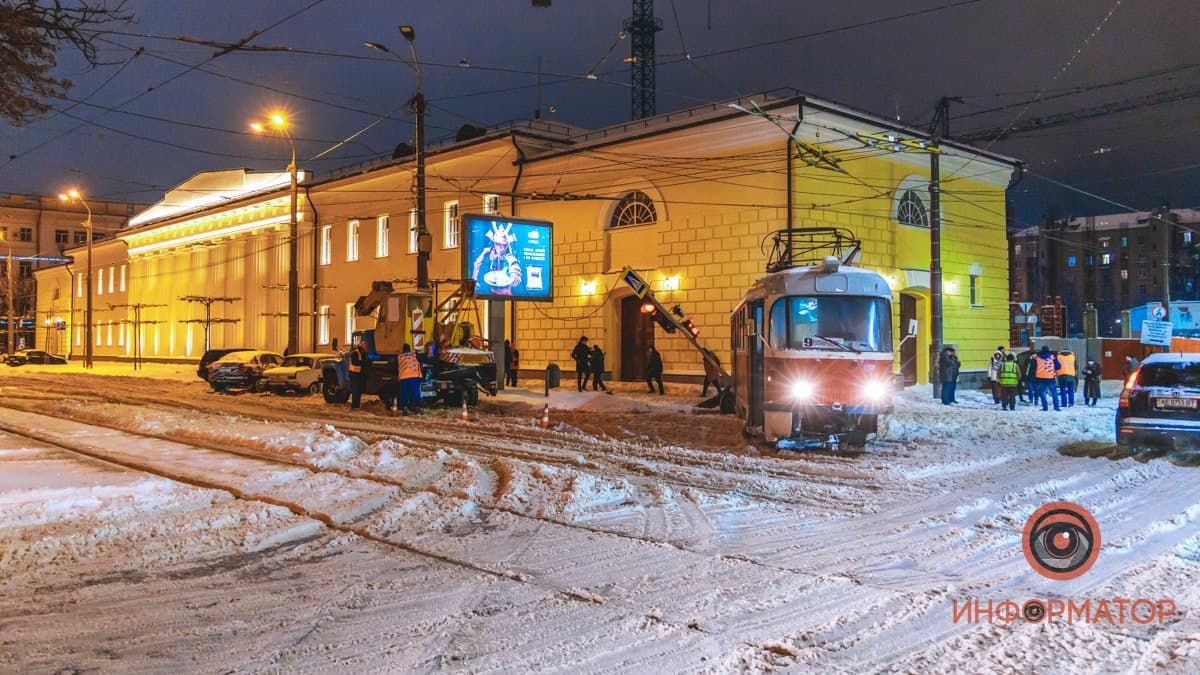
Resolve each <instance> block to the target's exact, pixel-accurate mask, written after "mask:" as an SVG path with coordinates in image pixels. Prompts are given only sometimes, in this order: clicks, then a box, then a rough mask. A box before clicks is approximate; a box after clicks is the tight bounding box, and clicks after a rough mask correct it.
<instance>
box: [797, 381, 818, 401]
mask: <svg viewBox="0 0 1200 675" xmlns="http://www.w3.org/2000/svg"><path fill="white" fill-rule="evenodd" d="M814 391H815V387H813V383H812V382H809V381H808V380H795V381H793V382H792V386H791V394H792V398H793V399H795V400H797V401H805V400H808V399H810V398H812V395H813V392H814Z"/></svg>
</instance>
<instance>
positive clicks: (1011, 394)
mask: <svg viewBox="0 0 1200 675" xmlns="http://www.w3.org/2000/svg"><path fill="white" fill-rule="evenodd" d="M1020 381H1021V372H1020V370H1019V369H1018V367H1017V357H1015V356H1013V355H1012V354H1006V355H1005V356H1004V360H1003V361H1001V362H1000V370H999V371H998V372H997V373H996V384H997V385H999V386H1000V409H1001V410H1016V409H1017V383H1019V382H1020Z"/></svg>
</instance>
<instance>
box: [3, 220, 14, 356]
mask: <svg viewBox="0 0 1200 675" xmlns="http://www.w3.org/2000/svg"><path fill="white" fill-rule="evenodd" d="M0 239H3V240H4V243H5V244H7V245H8V258H7V262H6V263H5V265H4V276H5V285H6V286H7V288H8V316H7V323H5V324H4V329H5V338H4V349H5V352H7V353H8V354H9V355H10V356H11V355H12V353H13V351H15V347H14V345H15V344H16V342H17V341H16V339H15V337H14V335H15V334H14V333H13V298H14V295H13V254H12V240H11V239H9V238H8V232H6V231H0Z"/></svg>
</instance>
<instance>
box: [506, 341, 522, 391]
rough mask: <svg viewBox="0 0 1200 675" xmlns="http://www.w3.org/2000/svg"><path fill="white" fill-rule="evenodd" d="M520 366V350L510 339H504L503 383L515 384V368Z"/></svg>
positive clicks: (513, 385)
mask: <svg viewBox="0 0 1200 675" xmlns="http://www.w3.org/2000/svg"><path fill="white" fill-rule="evenodd" d="M520 367H521V351H520V350H519V349H517V348H516V347H514V346H513V344H512V341H511V340H505V341H504V383H505V384H506V385H508V386H510V387H515V386H517V369H518V368H520Z"/></svg>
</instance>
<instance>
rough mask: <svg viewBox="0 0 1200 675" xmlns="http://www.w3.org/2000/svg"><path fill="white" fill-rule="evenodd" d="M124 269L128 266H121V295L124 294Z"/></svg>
mask: <svg viewBox="0 0 1200 675" xmlns="http://www.w3.org/2000/svg"><path fill="white" fill-rule="evenodd" d="M126 267H128V265H121V292H122V293H124V292H125V268H126Z"/></svg>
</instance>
